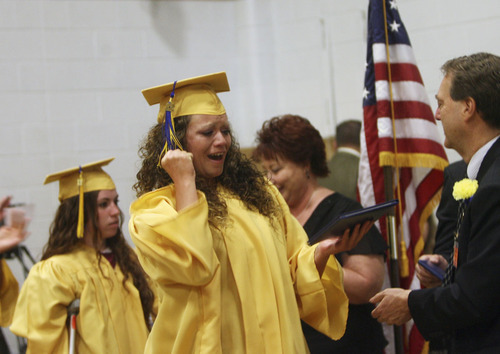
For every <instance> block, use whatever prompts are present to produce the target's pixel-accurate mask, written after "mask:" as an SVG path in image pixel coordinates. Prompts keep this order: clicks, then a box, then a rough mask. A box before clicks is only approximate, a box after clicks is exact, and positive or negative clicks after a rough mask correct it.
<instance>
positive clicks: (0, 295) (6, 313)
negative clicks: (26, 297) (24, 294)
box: [0, 259, 19, 327]
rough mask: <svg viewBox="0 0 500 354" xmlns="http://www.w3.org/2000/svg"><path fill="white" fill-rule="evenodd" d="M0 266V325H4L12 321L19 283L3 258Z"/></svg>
mask: <svg viewBox="0 0 500 354" xmlns="http://www.w3.org/2000/svg"><path fill="white" fill-rule="evenodd" d="M0 268H1V269H0V274H1V277H0V279H1V283H0V327H6V326H8V325H9V324H10V323H11V321H12V315H13V314H14V308H15V306H16V300H17V296H18V295H19V284H18V283H17V280H16V278H15V277H14V275H13V274H12V272H11V270H10V268H9V266H8V265H7V262H6V261H5V259H2V260H0Z"/></svg>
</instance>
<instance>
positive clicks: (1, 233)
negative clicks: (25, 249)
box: [0, 196, 28, 353]
mask: <svg viewBox="0 0 500 354" xmlns="http://www.w3.org/2000/svg"><path fill="white" fill-rule="evenodd" d="M10 201H11V197H10V196H6V197H3V198H2V199H1V200H0V327H7V326H9V325H10V323H11V322H12V315H13V314H14V308H15V305H16V301H17V297H18V295H19V284H18V282H17V279H16V278H15V277H14V274H12V271H11V270H10V268H9V265H8V264H7V262H6V261H5V258H4V257H3V254H4V252H7V251H9V250H11V249H12V248H13V247H15V246H17V245H18V244H19V243H21V242H22V241H23V240H24V239H25V238H26V236H27V234H28V233H27V231H26V226H27V223H28V220H27V219H26V218H25V216H24V214H22V213H21V212H20V211H18V210H12V212H13V213H16V214H17V215H12V216H11V220H12V221H11V225H5V214H6V209H7V207H8V206H9V204H10ZM0 352H2V353H9V348H8V346H7V343H6V341H5V338H4V336H3V333H2V332H1V331H0Z"/></svg>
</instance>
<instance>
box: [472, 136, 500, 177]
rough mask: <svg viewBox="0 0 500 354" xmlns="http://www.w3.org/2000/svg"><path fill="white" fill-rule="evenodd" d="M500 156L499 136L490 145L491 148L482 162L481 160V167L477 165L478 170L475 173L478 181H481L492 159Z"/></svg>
mask: <svg viewBox="0 0 500 354" xmlns="http://www.w3.org/2000/svg"><path fill="white" fill-rule="evenodd" d="M499 156H500V138H498V139H497V141H495V143H494V144H493V145H492V146H491V148H490V149H489V150H488V152H487V153H486V156H484V159H483V162H481V167H479V172H478V173H477V180H478V182H480V181H481V179H482V178H483V176H484V175H485V173H486V172H487V171H488V169H489V168H490V166H491V164H492V163H493V161H495V160H496V159H497V158H498V157H499Z"/></svg>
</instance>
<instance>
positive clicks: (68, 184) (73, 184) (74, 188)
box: [43, 157, 116, 238]
mask: <svg viewBox="0 0 500 354" xmlns="http://www.w3.org/2000/svg"><path fill="white" fill-rule="evenodd" d="M113 160H114V157H112V158H109V159H105V160H100V161H95V162H91V163H88V164H86V165H81V166H77V167H73V168H69V169H67V170H63V171H59V172H56V173H52V174H50V175H48V176H47V177H45V181H44V182H43V184H47V183H51V182H55V181H59V201H60V202H62V201H63V200H66V199H68V198H71V197H74V196H76V195H78V196H79V209H78V227H77V236H78V237H79V238H80V237H83V225H84V223H83V194H84V193H86V192H92V191H98V190H109V189H116V187H115V184H114V182H113V180H112V179H111V177H110V176H109V175H108V174H107V173H106V172H104V170H103V169H102V166H106V165H107V164H109V163H110V162H111V161H113Z"/></svg>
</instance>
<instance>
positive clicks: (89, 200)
mask: <svg viewBox="0 0 500 354" xmlns="http://www.w3.org/2000/svg"><path fill="white" fill-rule="evenodd" d="M98 194H99V191H93V192H87V193H85V194H84V220H89V221H90V222H91V223H92V225H93V229H94V230H99V229H98V227H97V222H98V220H97V196H98ZM78 201H79V196H74V197H71V198H68V199H65V200H64V201H63V202H62V203H61V204H60V205H59V208H58V209H57V211H56V216H55V218H54V220H53V222H52V224H51V225H50V230H49V233H50V236H49V240H48V242H47V244H46V245H45V246H44V249H43V254H42V260H46V259H48V258H50V257H52V256H55V255H59V254H68V253H71V252H72V251H74V250H75V249H76V248H78V247H80V246H81V245H82V244H83V240H82V239H80V238H78V237H77V236H76V229H77V224H78ZM122 224H123V213H122V211H121V209H120V227H119V228H118V231H117V233H116V235H115V236H113V237H111V238H108V239H106V240H105V242H106V246H107V247H109V248H110V249H111V250H112V252H113V255H114V257H115V260H116V263H117V264H118V266H119V267H120V269H121V271H122V273H123V275H124V279H123V284H124V285H125V281H127V279H129V277H132V281H133V283H134V286H135V287H136V288H137V290H139V294H140V298H141V303H142V309H143V312H144V320H145V321H146V324H147V326H148V328H149V327H150V318H151V316H152V314H153V303H154V293H153V291H152V290H151V288H150V287H149V284H148V278H147V275H146V273H145V272H144V270H143V269H142V267H141V265H140V264H139V259H138V258H137V255H136V253H135V252H134V250H133V249H132V248H131V247H130V246H129V245H128V243H127V241H126V240H125V237H124V236H123V233H122ZM100 238H101V235H100V233H99V231H97V232H96V233H94V235H93V241H94V244H97V241H98V240H99V239H100ZM96 253H97V257H98V262H99V264H100V262H101V259H102V255H101V253H100V252H99V250H97V249H96Z"/></svg>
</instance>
